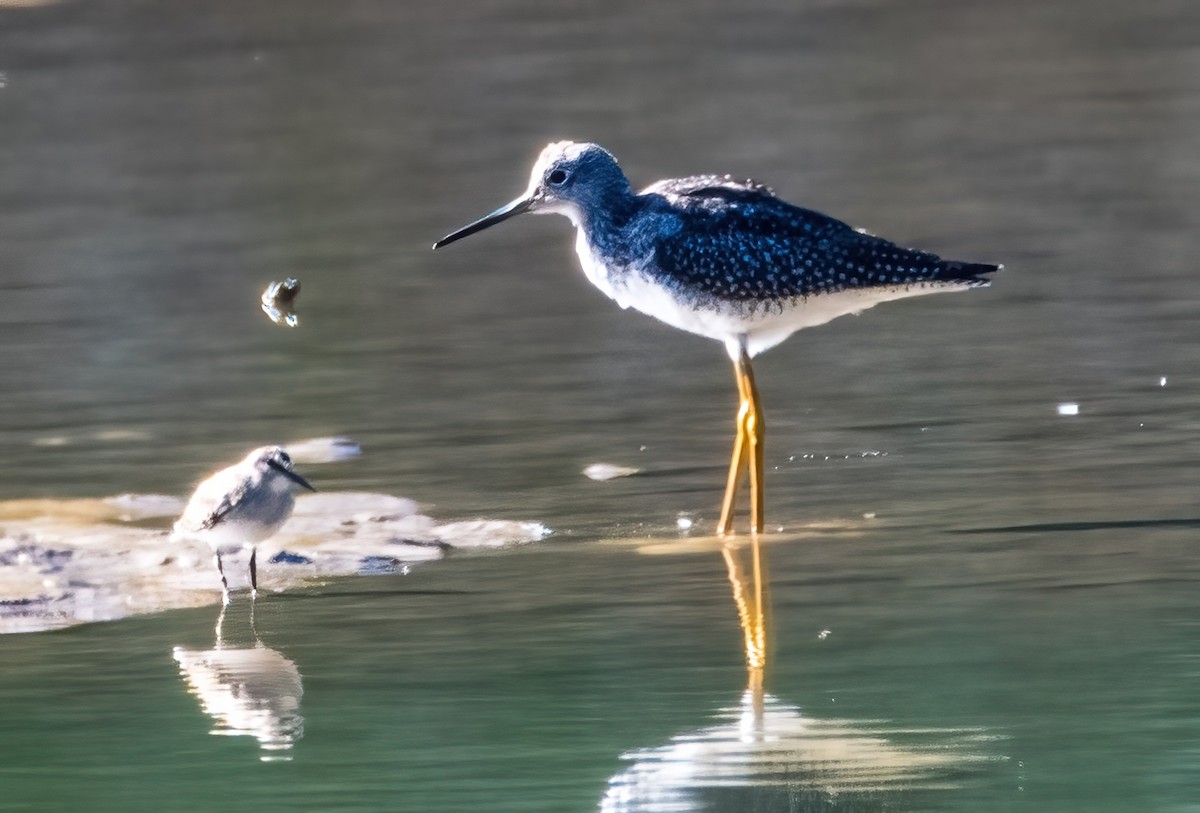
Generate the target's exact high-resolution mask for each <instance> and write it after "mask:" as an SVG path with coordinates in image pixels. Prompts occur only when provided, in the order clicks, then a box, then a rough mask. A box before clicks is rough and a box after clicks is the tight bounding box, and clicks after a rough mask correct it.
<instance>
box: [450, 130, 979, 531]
mask: <svg viewBox="0 0 1200 813" xmlns="http://www.w3.org/2000/svg"><path fill="white" fill-rule="evenodd" d="M522 212H555V213H558V214H562V215H566V216H567V217H568V218H570V219H571V222H572V223H573V224H574V225H575V227H576V228H577V229H578V234H577V237H576V242H575V249H576V251H577V252H578V254H579V259H580V262H581V263H582V265H583V271H584V273H585V274H586V275H587V277H588V279H589V280H591V281H592V283H594V284H595V285H596V287H598V288H599V289H600V290H601V291H603V292H604V293H605V294H607V295H608V296H609V297H611V298H612V299H614V300H616V302H617V304H619V305H621V306H622V307H626V308H627V307H633V308H636V309H637V310H640V311H642V312H643V313H646V314H649V315H650V316H654V317H656V318H658V319H661V320H662V321H664V322H666V323H667V324H669V325H672V326H674V327H677V328H680V329H682V330H686V331H688V332H690V333H697V334H699V335H701V336H707V337H708V338H711V339H716V340H718V341H721V342H723V343H724V344H725V348H726V350H727V351H728V352H729V356H730V358H731V359H732V360H733V364H734V371H735V374H736V377H737V385H738V393H739V396H740V399H741V406H740V408H739V410H738V416H737V427H736V430H737V433H736V437H735V440H734V447H733V456H732V459H731V461H730V466H729V477H728V479H727V481H726V484H725V499H724V501H723V503H722V506H721V519H720V523H719V524H718V532H719V533H721V534H727V533H729V532H730V531H731V530H732V527H733V511H734V501H735V498H736V496H737V489H738V486H739V483H740V482H741V480H742V479H743V477H744V476H748V478H749V481H750V528H751V530H753V531H755V532H761V531H762V529H763V470H764V464H763V436H764V424H763V417H762V409H761V406H760V404H759V397H758V389H757V388H756V386H755V383H754V375H753V373H752V371H751V369H750V359H751V358H752V357H753V356H754V355H756V354H758V353H760V352H762V351H763V350H767V349H769V348H771V347H774V346H775V345H776V344H779V343H780V342H782V341H783V340H784V339H786V338H787V337H788V336H790V335H791V334H792V333H794V332H795V331H797V330H800V329H801V328H806V327H813V326H815V325H820V324H823V323H825V322H828V321H829V320H831V319H834V318H836V317H838V316H842V315H845V314H850V313H858V312H859V311H862V310H865V309H866V308H869V307H872V306H873V305H876V304H878V303H880V302H886V301H888V300H892V299H902V298H905V297H910V296H919V295H921V294H930V293H936V292H939V291H960V290H965V289H967V288H977V287H980V286H984V285H987V284H988V280H987V277H986V275H987V274H989V273H990V272H992V271H996V270H998V269H999V266H996V265H986V264H979V263H963V262H950V261H947V260H943V259H941V258H940V257H937V256H935V255H933V254H929V253H926V252H921V251H913V250H911V249H906V248H901V247H900V246H897V245H895V244H893V243H889V242H888V241H886V240H882V239H880V238H878V237H873V236H871V235H868V234H864V233H862V232H860V231H855V230H854V229H852V228H851V227H849V226H847V225H846V224H845V223H842V222H840V221H838V220H834V219H833V218H830V217H826V216H825V215H822V214H818V213H817V212H813V211H809V210H807V209H801V208H798V207H796V206H792V205H791V204H789V203H785V202H784V201H782V200H780V199H779V198H777V197H775V195H774V193H773V192H771V190H770V189H768V188H767V187H765V186H762V185H760V184H757V183H754V182H752V181H746V182H740V181H734V180H732V179H731V178H729V177H728V176H725V177H721V176H717V175H701V176H697V177H691V178H682V179H675V180H664V181H659V182H658V183H655V184H653V185H651V186H649V187H647V188H646V189H645V190H643V191H642V192H641V193H640V194H635V193H634V191H633V189H632V188H631V187H630V185H629V181H628V180H627V179H626V178H625V175H624V174H623V173H622V172H621V170H620V168H618V167H617V162H616V159H614V158H613V156H612V155H611V154H610V153H608V152H607V151H606V150H604V149H603V148H601V147H599V146H597V145H595V144H577V143H573V142H570V141H562V142H558V143H556V144H551V145H549V146H548V147H546V148H545V149H544V150H543V151H542V154H541V156H540V157H539V158H538V160H537V162H536V163H535V164H534V167H533V174H532V177H531V178H530V181H529V188H528V189H527V190H526V192H525V194H524V195H522V196H521V197H519V198H517V199H516V200H514V201H513V202H512V203H509V204H508V205H506V206H504V207H502V208H500V209H497V210H496V211H494V212H492V213H491V214H489V215H487V216H486V217H483V218H482V219H480V220H477V221H475V222H474V223H471V224H470V225H468V226H465V227H463V228H461V229H459V230H458V231H456V232H453V233H452V234H449V235H447V236H446V237H443V238H442V239H441V240H439V241H438V242H437V243H436V244H434V248H440V247H442V246H444V245H447V244H449V243H452V242H454V241H455V240H458V239H460V238H462V237H466V236H468V235H471V234H474V233H475V232H477V231H479V230H481V229H485V228H487V227H488V226H491V225H493V224H495V223H499V222H501V221H503V220H507V219H508V218H510V217H512V216H514V215H517V214H520V213H522Z"/></svg>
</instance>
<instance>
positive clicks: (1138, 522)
mask: <svg viewBox="0 0 1200 813" xmlns="http://www.w3.org/2000/svg"><path fill="white" fill-rule="evenodd" d="M1159 528H1200V519H1118V520H1109V521H1096V522H1038V523H1033V524H1030V525H1001V526H998V527H994V528H961V529H958V530H953V531H948V532H947V533H951V534H962V535H966V534H1001V533H1007V534H1040V533H1071V532H1074V531H1120V530H1137V529H1147V530H1153V529H1159Z"/></svg>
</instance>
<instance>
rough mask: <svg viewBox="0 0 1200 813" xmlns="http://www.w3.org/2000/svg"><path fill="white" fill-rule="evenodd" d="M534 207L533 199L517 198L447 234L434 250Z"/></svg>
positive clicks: (435, 245)
mask: <svg viewBox="0 0 1200 813" xmlns="http://www.w3.org/2000/svg"><path fill="white" fill-rule="evenodd" d="M532 205H533V198H517V199H516V200H514V201H513V202H512V203H508V204H505V205H504V206H501V207H500V208H499V209H497V210H496V211H494V212H492V213H491V214H490V215H485V216H484V217H481V218H479V219H478V220H476V221H475V222H474V223H469V224H467V225H466V226H463V227H462V228H461V229H459V230H458V231H456V232H451V233H450V234H447V235H446V236H445V237H443V238H442V239H441V240H438V241H437V242H436V243H434V244H433V248H434V250H437V249H439V248H441V247H442V246H448V245H450V244H451V243H453V242H455V241H456V240H461V239H463V238H464V237H470V236H471V235H472V234H474V233H475V232H477V231H483V230H484V229H486V228H487V227H488V226H495V225H496V224H497V223H503V222H504V221H505V220H508V219H509V218H510V217H515V216H516V215H519V214H521V213H522V212H525V211H528V210H529V207H530V206H532Z"/></svg>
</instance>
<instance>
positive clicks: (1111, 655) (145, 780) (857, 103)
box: [0, 0, 1200, 813]
mask: <svg viewBox="0 0 1200 813" xmlns="http://www.w3.org/2000/svg"><path fill="white" fill-rule="evenodd" d="M1197 30H1200V12H1197V11H1196V10H1195V8H1194V7H1193V5H1190V4H1185V3H1174V2H1168V0H1154V2H1149V3H1139V4H1125V3H1115V2H1112V3H1109V2H1095V3H1084V4H1081V3H1073V2H1067V0H1060V1H1058V2H1032V0H1030V1H1029V2H1024V1H1023V0H1022V1H1021V2H1016V3H1006V4H993V3H982V2H979V3H975V2H930V3H924V4H916V5H914V4H888V3H875V2H862V3H858V2H853V3H852V2H830V3H800V4H798V3H785V2H778V1H777V0H762V2H754V3H750V4H723V3H698V4H681V3H673V2H668V3H656V4H652V5H643V4H624V3H609V4H596V3H586V2H572V3H562V4H554V5H549V4H544V5H543V4H539V3H519V2H512V3H487V2H464V3H454V4H449V3H446V4H438V5H432V4H430V5H420V4H385V3H375V2H351V3H344V4H327V3H315V2H295V3H289V4H286V5H278V4H271V5H268V4H258V3H241V2H236V3H235V2H229V3H226V2H216V1H215V0H214V1H213V2H173V3H170V4H165V3H142V2H133V1H132V0H97V2H88V3H84V2H71V1H70V0H66V1H65V2H62V3H58V4H50V5H46V6H44V7H40V8H5V9H0V74H2V75H3V81H2V82H0V84H3V87H0V126H2V128H3V138H0V261H2V267H0V337H2V340H3V342H4V347H5V352H4V359H3V366H4V374H3V379H4V388H5V389H4V397H3V398H0V451H2V453H3V459H4V461H5V465H4V466H3V467H0V499H3V500H13V499H27V498H55V499H57V498H72V497H103V496H107V495H110V494H115V493H121V492H139V493H144V492H165V493H170V494H185V493H187V492H188V490H189V489H190V488H191V487H192V486H193V485H194V484H195V482H196V481H197V480H198V479H199V478H200V477H201V476H203V474H204V473H205V472H207V471H210V470H212V469H213V468H214V467H215V466H216V465H218V464H221V463H224V462H228V461H229V460H233V459H237V458H238V457H240V456H241V454H242V453H244V451H245V450H247V449H249V448H252V447H254V446H257V445H261V444H263V443H268V442H278V441H287V440H294V439H297V438H306V437H315V436H323V435H335V434H339V435H340V434H345V435H350V436H353V437H354V438H355V439H357V440H358V441H359V442H361V443H362V445H363V449H364V454H363V456H362V457H361V458H360V459H358V460H356V461H353V462H350V463H345V464H338V465H337V466H330V467H328V468H325V469H321V470H320V471H319V472H318V473H314V480H316V479H318V478H317V476H316V475H317V474H319V482H318V483H317V484H318V487H320V488H322V490H323V491H337V490H348V489H353V490H364V491H371V492H378V493H386V494H395V495H402V496H406V497H412V498H414V499H416V500H418V501H419V502H420V503H421V505H422V509H423V511H425V512H426V513H428V514H429V515H430V516H432V517H434V518H435V519H437V520H438V521H451V520H456V519H470V518H474V517H485V518H493V519H516V520H531V521H538V522H542V523H544V524H546V525H547V526H548V527H550V528H552V529H553V530H554V534H553V535H552V536H551V537H550V538H549V539H547V540H545V541H544V542H540V543H536V544H534V545H531V546H527V547H524V548H521V549H518V550H503V551H496V552H491V553H487V554H475V555H461V556H460V555H455V556H450V557H449V558H447V559H445V560H444V561H440V562H433V563H429V564H427V565H423V566H419V567H417V568H415V569H414V570H413V571H412V573H410V574H409V575H406V576H390V577H373V578H367V577H361V578H356V579H346V580H335V581H330V582H325V583H321V584H314V585H312V586H311V587H310V588H308V589H307V590H305V591H302V592H299V593H291V594H287V595H283V596H271V595H268V596H264V597H263V600H262V601H261V602H260V603H259V604H258V606H257V610H256V617H255V624H254V629H255V630H256V632H257V634H258V638H259V639H260V641H261V644H262V647H263V648H264V649H269V650H271V651H273V652H274V653H277V656H276V655H271V656H270V662H271V663H275V664H277V665H279V664H287V663H289V662H290V664H293V665H294V668H295V670H296V672H298V674H299V675H300V678H301V681H302V690H303V691H302V695H301V694H296V693H295V687H291V688H289V689H288V691H289V692H292V694H290V695H288V694H286V693H284V694H283V695H277V696H276V698H275V700H276V701H277V702H278V703H285V701H286V702H291V701H298V704H299V705H298V706H297V707H296V708H295V709H293V712H294V715H298V716H299V717H301V718H302V720H303V723H302V724H303V736H301V737H299V738H296V739H294V741H292V742H291V743H290V747H289V748H287V749H285V750H284V751H280V752H273V753H268V752H266V751H264V750H263V749H262V748H260V747H259V744H258V742H257V741H256V740H255V739H254V738H253V737H251V736H248V735H244V736H213V735H212V734H211V733H210V732H211V731H213V730H214V729H219V728H221V727H222V725H223V724H222V723H221V721H220V720H219V719H217V717H215V716H214V715H213V714H212V713H210V712H206V711H205V708H206V706H205V705H204V702H205V698H204V697H202V696H201V694H200V693H199V692H198V691H197V690H196V689H195V687H194V686H193V685H192V684H190V683H189V682H188V679H186V678H185V677H184V675H182V674H181V671H180V667H179V665H178V664H177V663H176V660H175V656H174V653H175V649H176V648H177V647H181V648H183V649H184V650H188V651H199V652H203V651H205V650H210V649H213V648H215V646H214V645H215V641H214V625H215V624H216V622H217V617H216V616H217V611H216V608H215V607H214V608H207V609H200V610H189V611H177V612H169V613H163V614H159V615H154V616H144V617H137V618H132V619H127V620H124V621H120V622H116V623H110V624H97V625H89V626H82V627H77V628H74V629H69V630H64V631H59V632H53V633H45V634H31V635H20V636H8V637H5V638H3V639H0V664H2V668H0V733H2V735H3V736H0V810H14V811H61V810H147V811H150V810H153V811H174V810H213V809H219V808H229V809H243V808H245V809H255V810H259V811H264V813H265V811H272V810H283V809H288V810H295V809H306V810H307V809H314V810H325V809H332V810H364V811H365V810H414V811H415V810H462V811H477V810H490V811H505V810H511V811H538V810H544V811H564V810H595V809H598V808H600V807H601V805H602V800H605V799H607V801H604V802H603V804H604V805H605V809H609V810H622V809H624V810H640V811H655V810H674V811H680V810H688V811H690V810H697V811H700V810H705V811H708V810H712V811H794V810H807V811H827V810H836V811H861V810H905V811H908V810H912V811H916V810H946V811H950V810H971V811H975V810H1012V809H1020V808H1024V809H1030V810H1039V811H1041V810H1081V809H1087V810H1102V811H1107V810H1112V811H1128V810H1153V811H1168V812H1170V813H1175V812H1176V811H1194V810H1197V809H1198V805H1197V801H1196V800H1197V799H1200V771H1198V769H1197V767H1196V766H1197V760H1198V758H1200V734H1198V733H1197V732H1198V731H1200V692H1197V681H1198V679H1200V648H1198V646H1197V640H1198V638H1197V635H1198V634H1200V607H1198V600H1197V596H1198V595H1200V591H1198V590H1197V587H1198V586H1200V564H1198V561H1200V560H1198V559H1197V556H1196V544H1197V534H1198V533H1200V510H1198V509H1197V508H1196V494H1197V492H1196V487H1195V481H1196V477H1195V462H1194V461H1195V449H1196V441H1197V437H1200V421H1197V419H1196V414H1197V409H1196V405H1197V403H1198V401H1200V377H1197V374H1196V358H1197V354H1196V349H1195V348H1196V346H1197V338H1198V334H1197V330H1196V313H1197V312H1198V311H1200V282H1198V281H1197V279H1198V278H1197V275H1196V269H1195V257H1196V240H1197V237H1196V235H1198V234H1200V222H1198V221H1200V215H1198V214H1197V213H1198V212H1200V193H1198V191H1197V190H1200V185H1198V184H1197V183H1196V180H1197V177H1198V176H1200V163H1198V161H1197V159H1196V144H1197V143H1200V104H1198V101H1200V78H1198V77H1200V72H1198V71H1197V56H1196V55H1197V46H1196V43H1197V41H1198V40H1197V37H1196V35H1195V33H1196V31H1197ZM566 137H569V138H576V139H587V140H594V141H597V142H599V143H601V144H603V145H605V146H606V147H608V148H609V149H611V150H612V151H613V152H614V154H616V155H617V157H618V159H620V161H621V164H622V167H623V168H624V169H625V170H626V172H627V173H628V174H629V175H630V177H631V179H632V180H633V182H634V183H635V185H644V184H647V183H649V182H651V181H653V180H654V179H656V178H658V177H663V176H675V175H684V174H692V173H698V172H731V173H734V174H735V175H738V176H753V177H756V178H759V179H761V180H762V181H764V182H768V183H770V184H772V185H773V186H774V187H775V189H776V190H777V192H778V193H779V194H780V195H781V196H783V197H785V198H787V199H789V200H794V201H797V202H800V203H802V204H804V205H807V206H811V207H813V208H816V209H819V210H823V211H827V212H829V213H830V214H833V215H836V216H838V217H841V218H843V219H846V220H848V221H850V222H853V223H855V224H856V225H863V226H865V227H868V228H870V229H871V230H872V231H875V232H877V233H880V234H883V235H885V236H887V237H889V238H892V239H895V240H897V241H898V242H901V243H906V244H914V245H920V246H922V247H924V248H928V249H931V250H934V251H937V252H939V253H942V254H945V255H948V256H954V257H961V258H963V259H974V260H979V261H999V262H1004V263H1005V264H1006V270H1005V271H1004V272H1003V273H1002V274H1001V275H999V276H998V277H997V279H996V284H995V285H994V287H992V288H991V289H988V290H981V291H972V292H969V293H963V294H954V295H945V296H934V297H926V298H922V299H919V300H913V301H908V302H901V303H893V304H889V305H884V306H881V307H880V308H878V309H875V310H873V311H871V312H869V313H866V314H864V315H863V316H862V317H859V318H853V319H851V318H846V319H841V320H838V321H836V322H834V323H831V324H829V325H827V326H823V327H821V328H819V329H815V330H812V331H806V332H805V333H803V334H800V335H797V336H795V337H793V338H792V339H791V340H790V341H788V342H787V343H786V344H785V345H783V346H781V347H779V348H777V349H775V350H773V351H771V352H769V353H767V354H765V355H764V356H762V357H761V358H760V359H758V360H756V362H755V372H756V374H757V378H758V382H759V386H760V389H761V391H762V396H763V400H764V404H765V409H766V415H767V425H768V436H767V480H766V488H767V518H768V526H769V531H770V532H769V533H768V535H767V541H766V544H765V545H764V553H765V556H766V558H767V564H768V573H769V577H770V596H771V617H770V636H769V640H770V644H771V662H770V666H769V668H768V670H767V674H766V678H765V685H764V689H765V693H766V694H765V696H763V697H761V698H760V700H761V701H762V709H763V711H762V713H761V714H760V715H759V717H758V720H757V723H756V722H755V720H754V719H753V718H754V713H753V707H752V706H751V709H750V713H749V718H750V719H749V722H748V723H747V722H746V719H745V718H744V716H741V711H740V710H739V709H740V703H741V702H742V694H743V691H744V690H745V689H746V681H747V676H746V674H745V669H744V667H743V665H742V646H741V633H740V631H739V628H738V620H737V615H736V613H735V611H734V605H733V601H732V599H731V596H730V586H729V583H728V579H727V574H726V571H725V565H724V562H723V560H722V557H721V554H720V551H719V548H718V547H717V546H715V545H713V544H709V543H706V542H704V541H703V540H700V541H699V542H698V541H697V537H698V536H700V535H701V534H702V533H703V532H707V529H710V528H711V527H712V525H713V523H714V522H715V520H716V513H717V507H718V500H719V497H720V489H721V487H722V485H723V482H724V468H725V465H726V461H727V455H728V449H729V443H730V437H729V435H730V434H731V429H732V423H733V410H734V408H735V401H736V399H735V393H734V385H733V380H732V375H731V373H730V370H729V369H728V366H729V365H728V361H727V360H726V359H725V357H724V353H723V351H722V349H721V348H720V347H719V346H717V345H715V344H714V343H711V342H706V341H704V340H701V339H698V338H695V337H692V336H686V335H683V334H681V333H679V332H678V331H673V330H671V329H669V328H667V327H664V326H662V325H659V324H657V323H655V322H653V321H652V320H649V319H647V318H645V317H642V316H640V315H638V314H634V313H630V312H622V311H621V310H620V309H619V308H617V307H616V306H615V305H613V304H612V303H611V302H608V301H607V300H605V299H604V298H603V297H602V296H600V295H598V294H597V292H596V291H595V290H593V289H592V288H591V286H590V285H589V284H588V283H587V281H586V280H585V279H584V278H583V276H582V275H581V274H580V273H579V272H578V269H577V265H576V260H575V257H574V256H573V251H572V250H571V244H572V239H573V238H572V237H571V235H570V230H569V228H568V226H567V224H566V222H565V221H563V220H562V219H561V218H557V219H556V218H523V219H520V220H517V221H514V222H512V223H508V224H505V225H504V226H503V227H497V228H496V229H494V230H491V231H489V232H488V233H486V234H485V235H480V236H478V237H476V238H473V239H472V240H471V241H464V242H463V243H462V244H460V245H455V246H454V247H453V248H452V249H447V250H446V251H444V252H438V253H437V254H434V253H432V252H430V251H429V245H430V244H431V243H432V241H433V240H435V239H437V238H438V237H440V236H441V235H443V234H445V233H446V232H447V231H449V230H450V229H452V228H454V227H456V226H458V225H460V224H462V223H464V222H467V221H468V220H470V219H472V218H474V217H477V216H479V215H482V214H483V213H485V212H487V211H489V210H490V209H492V208H493V207H495V206H497V205H499V204H501V203H503V202H504V201H507V200H510V199H511V198H512V197H513V196H515V195H516V194H518V193H519V192H520V191H521V190H522V189H523V188H524V185H525V182H526V178H527V172H528V165H529V163H530V162H531V161H532V159H533V157H534V156H535V155H536V154H537V152H538V150H539V149H540V147H541V146H542V145H543V144H544V143H546V142H548V141H551V140H555V139H559V138H566ZM289 275H291V276H296V277H299V278H300V279H301V281H302V283H303V285H304V289H303V293H302V294H301V298H300V300H299V308H300V316H301V319H302V324H301V327H300V328H299V329H298V330H295V331H286V330H283V329H280V328H278V327H276V326H274V325H272V324H270V323H269V322H268V321H267V320H266V319H265V318H264V317H263V315H262V314H261V313H260V312H259V310H258V296H259V294H260V292H261V290H262V288H263V287H265V285H266V284H267V283H268V282H270V281H271V280H277V279H282V278H283V277H284V276H289ZM1066 403H1076V404H1078V405H1079V412H1078V415H1075V416H1066V415H1060V414H1059V413H1058V409H1057V408H1058V406H1059V405H1060V404H1066ZM596 462H605V463H612V464H618V465H625V466H634V467H637V468H640V469H642V470H643V474H642V475H640V476H637V477H630V478H625V479H620V480H614V481H611V482H607V483H597V482H593V481H591V480H588V479H586V478H584V477H583V476H581V474H580V472H581V471H582V469H583V468H584V467H585V466H587V465H589V464H592V463H596ZM681 515H682V516H683V517H684V518H689V519H692V520H693V521H694V522H695V525H694V526H693V530H692V532H691V534H690V535H689V534H684V533H681V532H680V531H679V530H678V528H677V521H678V519H679V518H680V517H681ZM813 524H817V525H820V526H822V527H824V528H825V530H823V531H820V532H815V533H805V531H806V529H808V528H810V526H812V525H813ZM646 546H649V547H651V548H653V551H652V554H653V555H651V553H647V552H644V551H642V550H641V548H643V547H646ZM223 633H224V635H226V636H227V638H228V641H229V646H230V647H237V646H240V647H246V646H249V645H250V643H251V642H253V639H254V636H253V634H252V632H251V629H250V626H249V619H248V617H247V616H246V614H245V608H244V606H239V605H235V607H234V608H233V611H232V612H231V614H230V615H229V616H228V617H227V618H226V619H225V623H224V625H223ZM822 633H824V635H823V634H822ZM289 674H291V673H290V672H288V670H287V669H284V670H283V671H282V672H278V673H277V675H276V676H277V677H278V676H279V675H283V676H284V678H286V676H287V675H289ZM269 682H270V681H267V683H269ZM272 685H276V686H277V688H278V687H279V686H285V687H286V686H289V685H290V684H289V683H288V680H286V679H283V678H280V680H279V681H277V683H276V684H272ZM244 697H245V694H244V693H243V698H244ZM289 698H290V699H289ZM228 699H229V698H228V697H225V700H226V701H228ZM209 700H210V701H211V700H212V698H209ZM293 722H294V719H293ZM743 723H745V724H746V725H748V726H749V727H748V728H747V727H745V725H743ZM756 725H757V726H758V727H757V728H756V727H755V726H756ZM714 754H715V755H716V756H713V755H714ZM264 755H267V756H271V755H274V756H283V757H287V759H277V760H275V761H263V760H262V759H261V757H262V756H264ZM632 777H641V781H642V784H641V785H638V786H636V790H637V792H636V793H635V792H634V791H633V790H630V788H633V787H634V785H633V784H631V783H633V782H634V779H633V778H632ZM626 791H628V793H626ZM622 793H626V795H625V796H624V797H622V796H621V794H622ZM622 799H624V801H621V800H622ZM622 805H624V807H622Z"/></svg>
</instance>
